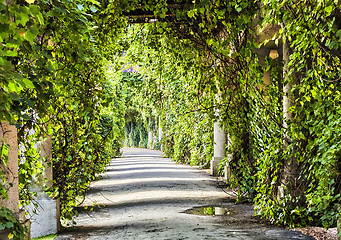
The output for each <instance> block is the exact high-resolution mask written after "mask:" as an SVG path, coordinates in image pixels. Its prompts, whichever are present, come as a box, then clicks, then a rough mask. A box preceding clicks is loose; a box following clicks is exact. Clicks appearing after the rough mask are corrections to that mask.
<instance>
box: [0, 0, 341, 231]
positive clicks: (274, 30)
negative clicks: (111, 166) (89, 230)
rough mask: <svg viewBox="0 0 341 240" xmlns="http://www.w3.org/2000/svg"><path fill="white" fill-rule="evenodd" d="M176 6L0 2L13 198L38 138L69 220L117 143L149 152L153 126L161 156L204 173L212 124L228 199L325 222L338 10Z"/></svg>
mask: <svg viewBox="0 0 341 240" xmlns="http://www.w3.org/2000/svg"><path fill="white" fill-rule="evenodd" d="M172 3H173V4H169V5H167V1H138V0H131V1H106V0H102V1H94V0H87V1H77V0H69V1H64V0H54V1H45V0H41V1H36V2H34V1H29V0H27V1H23V0H17V1H13V2H11V3H7V1H5V2H2V3H0V12H1V24H0V29H1V33H0V42H1V45H0V52H1V55H0V108H1V110H0V118H1V121H4V120H7V121H10V122H12V123H16V124H17V126H18V128H19V137H20V139H21V140H20V142H21V143H22V144H24V145H25V147H24V148H22V149H23V152H22V153H21V155H22V157H21V165H20V175H21V177H20V186H21V198H22V199H23V200H29V199H31V198H32V194H33V195H34V193H31V192H30V191H29V185H30V184H31V183H32V182H34V181H33V176H34V175H36V174H40V173H41V172H42V170H41V168H42V164H41V163H40V160H39V158H38V155H37V153H36V150H35V149H34V148H35V147H34V143H35V142H37V141H41V139H43V138H45V137H46V135H47V134H48V135H51V136H52V140H53V167H54V174H55V178H54V181H55V182H54V187H53V188H52V189H51V188H50V189H49V191H50V193H53V194H54V195H55V196H56V197H60V198H61V200H62V215H63V217H65V218H71V217H72V215H73V214H74V212H73V207H74V206H76V205H77V204H78V203H79V202H81V201H82V197H81V196H82V195H83V194H84V192H85V191H86V189H87V187H88V184H89V182H90V181H91V180H93V179H94V178H95V176H96V173H98V172H100V171H102V170H103V168H104V166H105V164H106V163H107V162H108V160H109V159H110V158H111V157H112V156H114V155H116V154H118V152H119V147H120V144H121V143H122V141H123V136H124V135H125V143H126V144H127V145H130V146H139V147H145V146H146V145H147V144H148V142H147V141H148V134H147V133H148V131H153V132H154V135H156V134H157V132H158V131H159V130H158V126H161V127H162V129H163V132H164V133H163V140H162V144H163V150H164V153H165V154H166V155H167V156H170V157H172V158H173V159H174V160H176V161H179V162H186V163H191V164H196V165H201V166H202V167H207V166H208V163H209V161H210V160H211V158H212V151H213V122H214V121H217V119H218V118H219V119H220V122H221V124H222V126H223V127H224V129H225V131H226V133H227V136H228V139H227V140H228V143H229V144H228V148H227V149H226V153H227V156H229V157H227V158H225V159H224V161H223V163H222V164H225V165H226V166H228V168H229V169H230V172H231V176H230V179H229V184H230V187H232V188H236V189H237V190H238V200H242V199H247V200H249V201H253V202H254V203H255V205H256V212H257V214H258V215H260V216H262V217H265V218H267V219H269V220H270V221H271V222H273V223H280V224H287V225H290V226H293V225H296V224H298V225H308V224H320V225H323V226H325V227H331V226H335V224H336V219H337V217H338V216H339V215H340V212H339V210H337V207H338V205H339V204H340V191H341V174H340V173H341V163H340V162H341V161H340V157H341V143H340V141H339V139H338V138H339V135H340V130H339V128H340V119H341V118H340V117H341V116H340V115H341V108H340V106H341V104H340V103H341V102H340V101H341V97H340V91H341V86H340V82H341V81H340V79H341V71H340V58H341V9H340V1H337V0H325V1H320V0H303V1H298V0H284V1H277V0H267V1H254V0H233V1H227V0H226V1H219V0H214V1H206V0H203V1H193V2H192V1H180V0H176V1H173V2H172ZM135 10H138V11H135ZM141 11H142V12H143V13H142V14H141ZM134 14H135V15H134ZM139 14H140V15H139ZM124 15H127V16H130V17H129V19H128V22H139V23H140V24H133V25H127V18H126V17H124ZM150 15H154V17H152V18H151V19H148V16H150ZM144 22H149V23H147V24H144ZM264 36H265V37H264ZM270 50H277V53H278V56H272V57H270V55H269V53H270ZM125 69H130V70H129V71H124V70H125ZM265 75H267V76H269V77H270V78H271V81H267V80H266V77H265ZM265 80H266V81H265ZM217 113H219V114H217ZM29 129H34V131H28V130H29ZM27 138H29V139H30V141H25V140H24V139H27ZM2 149H3V150H2V151H1V161H2V162H1V163H2V164H5V163H6V149H7V148H6V145H4V146H3V148H2ZM23 159H24V161H23ZM5 190H6V189H5V188H4V187H3V186H1V187H0V193H1V194H2V195H5Z"/></svg>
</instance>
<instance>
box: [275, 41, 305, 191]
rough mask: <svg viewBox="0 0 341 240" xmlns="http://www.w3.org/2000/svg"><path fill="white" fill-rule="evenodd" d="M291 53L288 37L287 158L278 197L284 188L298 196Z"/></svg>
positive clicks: (294, 80)
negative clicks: (291, 131)
mask: <svg viewBox="0 0 341 240" xmlns="http://www.w3.org/2000/svg"><path fill="white" fill-rule="evenodd" d="M291 54H292V48H291V47H290V43H289V42H288V39H284V41H283V61H284V67H283V72H284V88H283V91H284V96H283V119H284V122H283V126H284V138H283V144H284V150H285V151H287V152H288V154H287V159H284V162H283V177H282V182H281V185H280V186H279V195H278V197H279V198H282V197H284V194H285V193H284V192H285V188H286V190H287V191H288V192H289V193H290V194H291V195H292V196H299V194H300V193H298V192H296V191H297V189H296V188H297V186H298V176H299V172H300V169H299V164H298V161H297V159H296V157H295V152H296V147H295V146H294V144H293V143H292V139H291V137H290V124H291V123H292V122H293V121H294V115H293V113H292V110H293V107H294V106H295V95H294V93H293V91H292V90H293V85H295V84H297V74H296V73H294V72H293V71H292V70H291V69H290V64H289V62H290V55H291Z"/></svg>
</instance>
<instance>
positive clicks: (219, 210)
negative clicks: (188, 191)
mask: <svg viewBox="0 0 341 240" xmlns="http://www.w3.org/2000/svg"><path fill="white" fill-rule="evenodd" d="M184 213H186V214H195V215H211V216H227V215H232V214H234V212H233V211H231V209H228V208H226V207H194V208H191V209H188V210H186V211H184Z"/></svg>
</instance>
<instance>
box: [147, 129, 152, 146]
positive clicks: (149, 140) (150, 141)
mask: <svg viewBox="0 0 341 240" xmlns="http://www.w3.org/2000/svg"><path fill="white" fill-rule="evenodd" d="M152 144H153V131H151V130H148V145H147V148H149V149H152V147H153V146H152Z"/></svg>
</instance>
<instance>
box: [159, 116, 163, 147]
mask: <svg viewBox="0 0 341 240" xmlns="http://www.w3.org/2000/svg"><path fill="white" fill-rule="evenodd" d="M162 137H163V131H162V127H161V117H159V136H158V138H159V143H160V150H161V151H162V150H163V147H162V144H161V140H162Z"/></svg>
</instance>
